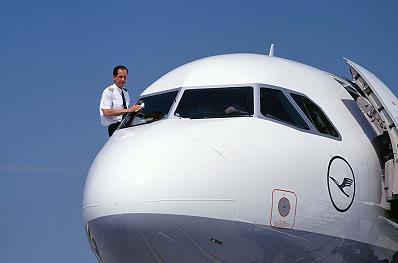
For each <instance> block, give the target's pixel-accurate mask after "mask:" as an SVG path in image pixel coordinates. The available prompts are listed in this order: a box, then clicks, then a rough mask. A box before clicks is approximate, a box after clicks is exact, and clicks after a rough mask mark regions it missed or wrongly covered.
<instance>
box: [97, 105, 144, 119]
mask: <svg viewBox="0 0 398 263" xmlns="http://www.w3.org/2000/svg"><path fill="white" fill-rule="evenodd" d="M141 108H142V107H141V106H140V105H133V106H131V107H130V108H127V109H102V108H101V110H102V112H103V113H104V115H105V116H107V117H110V116H120V115H123V114H127V113H130V112H135V111H137V110H140V109H141Z"/></svg>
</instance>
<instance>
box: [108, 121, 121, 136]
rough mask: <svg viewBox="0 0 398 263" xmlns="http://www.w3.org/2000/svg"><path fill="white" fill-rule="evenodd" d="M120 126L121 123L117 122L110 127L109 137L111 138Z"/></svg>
mask: <svg viewBox="0 0 398 263" xmlns="http://www.w3.org/2000/svg"><path fill="white" fill-rule="evenodd" d="M119 124H120V122H115V123H112V124H111V125H109V126H108V134H109V137H111V136H112V134H113V133H114V132H115V131H116V129H117V127H119Z"/></svg>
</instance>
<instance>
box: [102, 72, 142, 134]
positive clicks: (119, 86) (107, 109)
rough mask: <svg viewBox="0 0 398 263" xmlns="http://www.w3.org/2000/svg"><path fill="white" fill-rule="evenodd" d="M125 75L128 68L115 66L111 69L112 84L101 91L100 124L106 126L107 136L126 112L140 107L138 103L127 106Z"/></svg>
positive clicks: (128, 102)
mask: <svg viewBox="0 0 398 263" xmlns="http://www.w3.org/2000/svg"><path fill="white" fill-rule="evenodd" d="M127 75H128V69H127V68H126V67H125V66H122V65H119V66H116V67H115V68H114V69H113V82H114V84H113V85H111V86H109V87H107V88H106V89H105V90H104V92H103V93H102V97H101V102H100V116H101V124H102V125H103V126H107V127H108V134H109V137H110V136H112V134H113V132H114V131H115V130H116V129H117V127H118V126H119V124H120V122H121V121H122V118H123V117H124V116H125V115H126V114H127V113H129V112H135V111H137V110H139V109H141V106H140V105H134V106H132V107H130V108H129V107H128V106H129V104H130V96H129V94H128V92H127V90H126V89H125V88H124V85H126V82H127Z"/></svg>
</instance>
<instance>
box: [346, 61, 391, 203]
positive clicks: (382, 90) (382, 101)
mask: <svg viewBox="0 0 398 263" xmlns="http://www.w3.org/2000/svg"><path fill="white" fill-rule="evenodd" d="M346 61H347V63H348V65H349V66H350V71H351V75H352V77H353V82H354V83H355V84H356V87H355V88H356V89H357V91H358V92H359V95H360V96H361V97H362V99H363V100H364V101H366V103H369V104H370V105H367V106H366V107H367V110H366V114H367V117H368V118H369V119H370V120H371V124H372V125H373V128H374V130H375V131H376V133H377V134H378V135H379V136H383V135H385V136H386V135H388V137H389V142H388V145H387V146H386V147H385V148H386V149H385V151H386V152H389V154H388V155H385V156H384V157H385V160H384V161H385V164H384V176H383V177H384V178H383V179H384V180H383V181H384V191H385V194H386V201H387V202H392V201H395V202H398V128H397V127H398V99H397V97H395V95H394V94H393V93H392V92H391V90H390V89H389V88H388V87H387V86H386V85H385V84H384V83H383V82H382V81H381V80H380V79H378V78H377V77H376V76H375V75H374V74H373V73H371V72H369V71H368V70H366V69H365V68H363V67H361V66H359V65H358V64H356V63H354V62H352V61H350V60H348V59H346ZM362 110H363V109H362Z"/></svg>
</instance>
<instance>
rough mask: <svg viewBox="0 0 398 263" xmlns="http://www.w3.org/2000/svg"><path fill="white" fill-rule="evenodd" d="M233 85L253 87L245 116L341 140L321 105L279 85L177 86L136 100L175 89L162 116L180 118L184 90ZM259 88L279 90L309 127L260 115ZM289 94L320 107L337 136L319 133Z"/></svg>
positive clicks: (230, 86) (226, 86) (221, 86)
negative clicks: (177, 112)
mask: <svg viewBox="0 0 398 263" xmlns="http://www.w3.org/2000/svg"><path fill="white" fill-rule="evenodd" d="M235 87H251V88H253V107H254V109H253V115H251V116H247V117H246V118H258V119H261V120H267V121H272V122H275V123H278V124H281V125H284V126H287V127H290V128H293V129H295V130H298V131H301V132H304V133H310V134H314V135H318V136H322V137H325V138H328V139H332V140H336V141H341V140H342V136H341V133H340V132H339V130H338V129H337V128H336V126H335V125H334V124H333V122H332V121H331V119H330V118H329V116H328V115H327V114H326V113H325V111H324V110H323V109H322V107H320V106H319V104H317V103H316V102H314V100H312V99H311V98H310V97H309V96H307V95H305V94H303V93H301V92H297V91H294V90H290V89H287V88H283V87H279V86H274V85H269V84H264V83H241V84H230V85H206V86H185V87H178V88H173V89H169V90H163V91H160V92H154V93H150V94H146V95H143V96H140V97H139V98H138V100H140V99H141V98H145V97H149V96H154V95H158V94H163V93H168V92H172V91H176V90H177V91H178V92H177V95H176V97H175V99H174V102H173V103H172V105H171V107H170V110H169V112H168V113H167V117H166V118H164V119H187V118H182V117H178V116H175V115H174V114H175V110H176V109H177V107H178V105H179V103H180V101H181V98H182V95H183V94H184V92H185V90H192V89H217V88H235ZM261 88H266V89H267V88H268V89H275V90H280V91H281V92H282V93H283V94H284V95H285V97H286V98H287V99H288V101H289V102H290V104H291V105H292V106H293V107H294V109H295V110H296V111H297V113H298V114H299V115H300V116H301V118H302V119H303V120H304V122H305V123H306V124H307V126H308V127H309V128H310V129H309V130H307V129H303V128H300V127H297V126H295V125H292V124H290V123H288V122H284V121H280V120H276V119H274V118H270V117H266V116H264V115H262V114H261V103H260V99H261V98H260V89H261ZM291 94H296V95H300V96H303V97H305V98H307V99H308V100H310V101H311V102H312V103H314V104H315V105H316V106H317V107H318V108H319V109H320V111H321V112H322V113H323V114H324V115H325V117H326V119H327V120H328V121H329V123H330V124H331V125H332V126H333V128H334V129H335V130H336V132H337V134H338V137H334V136H331V135H329V134H323V133H320V132H319V131H318V129H317V128H316V127H315V126H314V125H313V124H312V122H311V121H310V120H309V119H308V117H307V115H305V113H304V112H303V111H302V110H301V108H300V106H299V105H298V104H297V103H296V101H295V100H294V99H293V97H292V96H291ZM138 100H137V101H138ZM241 118H245V117H241ZM195 120H209V119H195Z"/></svg>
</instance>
